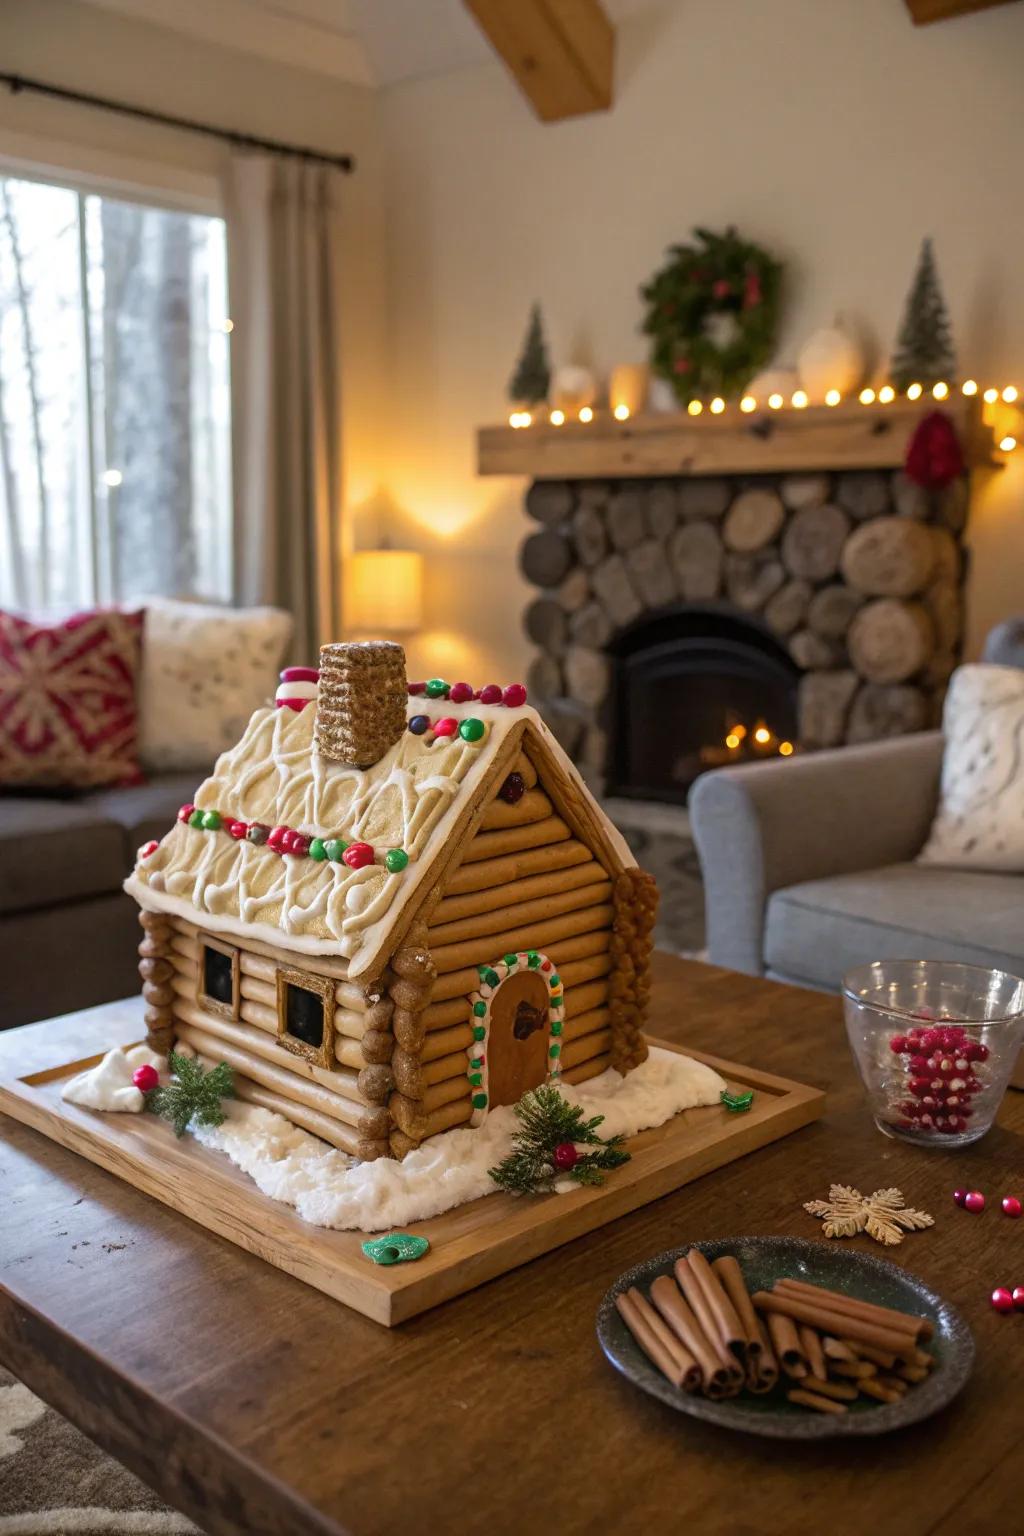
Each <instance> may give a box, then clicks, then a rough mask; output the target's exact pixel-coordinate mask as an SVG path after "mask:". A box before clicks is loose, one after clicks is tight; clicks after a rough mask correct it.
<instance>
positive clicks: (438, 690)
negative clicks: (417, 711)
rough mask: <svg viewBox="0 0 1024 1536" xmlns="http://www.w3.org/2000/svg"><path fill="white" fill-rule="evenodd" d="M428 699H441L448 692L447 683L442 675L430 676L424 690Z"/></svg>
mask: <svg viewBox="0 0 1024 1536" xmlns="http://www.w3.org/2000/svg"><path fill="white" fill-rule="evenodd" d="M424 691H425V693H426V695H427V698H428V699H443V698H445V697H446V696H447V693H448V684H447V683H446V682H445V680H444V678H443V677H432V678H431V679H430V682H429V683H428V684H427V686H426V689H425V690H424Z"/></svg>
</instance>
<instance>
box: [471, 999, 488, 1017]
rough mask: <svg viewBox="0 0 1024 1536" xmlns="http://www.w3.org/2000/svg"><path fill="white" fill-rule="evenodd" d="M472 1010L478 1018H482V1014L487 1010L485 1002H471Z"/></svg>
mask: <svg viewBox="0 0 1024 1536" xmlns="http://www.w3.org/2000/svg"><path fill="white" fill-rule="evenodd" d="M473 1012H474V1013H475V1014H476V1016H477V1018H478V1019H482V1018H483V1017H484V1015H485V1014H486V1012H487V1004H486V1003H474V1004H473Z"/></svg>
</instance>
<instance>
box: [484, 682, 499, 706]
mask: <svg viewBox="0 0 1024 1536" xmlns="http://www.w3.org/2000/svg"><path fill="white" fill-rule="evenodd" d="M480 703H481V704H500V703H501V689H500V688H499V687H498V685H497V683H487V684H486V686H485V687H483V688H481V689H480Z"/></svg>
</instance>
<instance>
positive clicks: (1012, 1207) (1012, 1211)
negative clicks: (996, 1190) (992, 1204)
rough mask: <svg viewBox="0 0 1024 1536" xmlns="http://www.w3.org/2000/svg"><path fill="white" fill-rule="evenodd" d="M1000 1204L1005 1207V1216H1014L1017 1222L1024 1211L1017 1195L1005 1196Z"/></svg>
mask: <svg viewBox="0 0 1024 1536" xmlns="http://www.w3.org/2000/svg"><path fill="white" fill-rule="evenodd" d="M1000 1203H1001V1204H1002V1207H1003V1215H1004V1216H1012V1217H1013V1219H1014V1221H1016V1220H1017V1218H1018V1216H1019V1215H1020V1213H1021V1210H1022V1209H1024V1207H1022V1206H1021V1203H1020V1201H1019V1200H1018V1199H1017V1196H1016V1195H1004V1196H1003V1198H1002V1201H1001V1202H1000Z"/></svg>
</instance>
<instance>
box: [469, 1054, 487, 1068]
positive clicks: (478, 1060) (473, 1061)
mask: <svg viewBox="0 0 1024 1536" xmlns="http://www.w3.org/2000/svg"><path fill="white" fill-rule="evenodd" d="M469 1064H470V1066H471V1067H474V1068H476V1067H482V1066H483V1064H484V1059H483V1057H482V1056H471V1057H470V1058H469Z"/></svg>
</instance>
